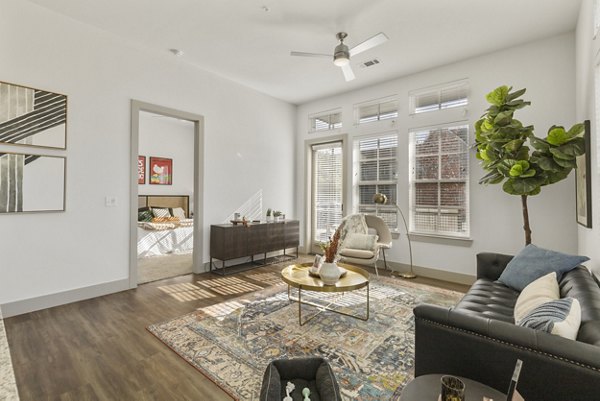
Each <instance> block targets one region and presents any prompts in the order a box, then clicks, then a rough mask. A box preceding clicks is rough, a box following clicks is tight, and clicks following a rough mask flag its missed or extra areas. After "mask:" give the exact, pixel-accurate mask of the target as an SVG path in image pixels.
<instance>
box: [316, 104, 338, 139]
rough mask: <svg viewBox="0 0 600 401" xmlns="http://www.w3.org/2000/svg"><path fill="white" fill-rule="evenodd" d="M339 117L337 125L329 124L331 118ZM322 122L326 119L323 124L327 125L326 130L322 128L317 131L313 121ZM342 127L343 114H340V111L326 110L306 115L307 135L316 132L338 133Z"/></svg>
mask: <svg viewBox="0 0 600 401" xmlns="http://www.w3.org/2000/svg"><path fill="white" fill-rule="evenodd" d="M338 114H339V116H340V121H339V123H332V122H331V117H333V116H336V115H338ZM318 119H321V120H324V119H327V121H326V122H325V121H324V123H326V124H327V126H328V127H327V128H322V129H317V128H316V126H315V125H314V124H313V120H318ZM342 127H343V114H342V109H332V110H327V111H320V112H318V113H312V114H309V115H308V133H309V134H314V133H317V132H332V131H334V132H335V131H338V130H341V129H342Z"/></svg>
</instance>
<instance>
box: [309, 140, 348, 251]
mask: <svg viewBox="0 0 600 401" xmlns="http://www.w3.org/2000/svg"><path fill="white" fill-rule="evenodd" d="M312 162H313V166H312V174H313V175H312V188H313V190H312V191H313V200H312V202H313V206H312V207H313V209H312V215H313V224H312V238H313V243H314V244H318V243H319V242H325V241H327V240H328V239H329V238H330V237H331V235H332V234H333V233H334V232H335V230H336V229H337V227H338V226H339V224H340V222H341V221H342V211H343V194H344V193H343V184H344V180H343V177H344V152H343V144H342V142H331V143H324V144H316V145H312Z"/></svg>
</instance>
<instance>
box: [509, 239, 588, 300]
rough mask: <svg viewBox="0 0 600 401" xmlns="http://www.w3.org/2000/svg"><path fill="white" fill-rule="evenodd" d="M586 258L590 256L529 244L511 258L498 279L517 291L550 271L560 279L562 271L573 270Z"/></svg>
mask: <svg viewBox="0 0 600 401" xmlns="http://www.w3.org/2000/svg"><path fill="white" fill-rule="evenodd" d="M586 260H590V258H588V257H587V256H579V255H568V254H566V253H562V252H556V251H551V250H548V249H544V248H538V247H537V246H535V245H531V244H530V245H527V246H526V247H525V248H523V249H522V250H521V252H519V253H518V254H517V255H516V256H515V257H514V258H512V260H511V261H510V262H509V263H508V265H506V268H505V269H504V271H503V272H502V274H501V275H500V278H499V279H498V280H499V281H500V282H502V283H504V284H506V285H507V286H509V287H511V288H513V289H515V290H517V291H523V289H524V288H525V287H527V285H528V284H529V283H531V282H532V281H534V280H536V279H538V278H540V277H542V276H545V275H546V274H548V273H551V272H556V279H557V280H558V281H560V279H561V278H562V275H563V273H566V272H568V271H570V270H573V269H574V268H576V267H577V266H578V265H579V264H580V263H583V262H585V261H586Z"/></svg>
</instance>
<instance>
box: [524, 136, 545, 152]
mask: <svg viewBox="0 0 600 401" xmlns="http://www.w3.org/2000/svg"><path fill="white" fill-rule="evenodd" d="M529 142H531V145H532V146H533V147H534V148H536V149H537V150H541V151H545V152H547V151H548V149H550V144H549V143H548V142H546V141H545V140H543V139H541V138H538V137H536V136H532V137H530V138H529Z"/></svg>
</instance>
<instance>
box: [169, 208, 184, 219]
mask: <svg viewBox="0 0 600 401" xmlns="http://www.w3.org/2000/svg"><path fill="white" fill-rule="evenodd" d="M171 216H173V217H178V218H179V219H180V220H183V219H185V218H187V216H186V215H185V211H184V210H183V208H181V207H173V208H171Z"/></svg>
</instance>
